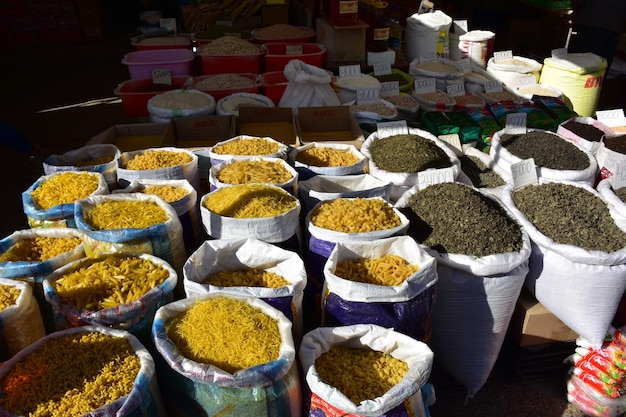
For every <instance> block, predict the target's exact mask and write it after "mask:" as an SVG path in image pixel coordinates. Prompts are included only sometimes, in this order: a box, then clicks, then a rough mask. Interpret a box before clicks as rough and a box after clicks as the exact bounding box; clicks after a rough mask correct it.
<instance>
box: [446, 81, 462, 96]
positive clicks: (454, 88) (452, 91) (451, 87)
mask: <svg viewBox="0 0 626 417" xmlns="http://www.w3.org/2000/svg"><path fill="white" fill-rule="evenodd" d="M446 91H447V92H448V95H450V96H452V97H457V96H464V95H465V84H464V83H453V84H448V85H447V86H446Z"/></svg>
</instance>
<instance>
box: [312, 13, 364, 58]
mask: <svg viewBox="0 0 626 417" xmlns="http://www.w3.org/2000/svg"><path fill="white" fill-rule="evenodd" d="M367 27H368V25H367V23H365V22H363V21H361V20H359V24H357V25H354V26H334V25H333V24H332V23H331V22H330V21H329V20H328V19H326V18H323V17H320V18H317V19H316V21H315V31H316V42H317V43H321V44H322V45H324V46H325V47H326V49H327V50H328V52H327V56H326V62H327V66H328V67H329V68H330V67H333V66H338V65H346V64H364V63H365V58H366V51H365V29H366V28H367Z"/></svg>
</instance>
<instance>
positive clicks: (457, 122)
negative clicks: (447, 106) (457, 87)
mask: <svg viewBox="0 0 626 417" xmlns="http://www.w3.org/2000/svg"><path fill="white" fill-rule="evenodd" d="M445 115H446V117H447V118H448V120H450V122H451V123H452V124H453V125H454V126H457V127H458V128H459V136H460V138H461V142H462V143H470V142H475V141H478V140H480V126H478V123H476V122H475V121H474V119H472V118H471V117H470V116H469V115H468V114H467V111H450V112H446V113H445Z"/></svg>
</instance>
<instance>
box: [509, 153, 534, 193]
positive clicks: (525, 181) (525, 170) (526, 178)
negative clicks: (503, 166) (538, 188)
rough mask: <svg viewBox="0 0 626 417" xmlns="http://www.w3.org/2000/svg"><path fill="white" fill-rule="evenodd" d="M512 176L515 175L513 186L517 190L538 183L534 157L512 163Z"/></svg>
mask: <svg viewBox="0 0 626 417" xmlns="http://www.w3.org/2000/svg"><path fill="white" fill-rule="evenodd" d="M511 176H512V177H513V187H514V188H515V189H516V190H517V189H519V188H522V187H524V186H525V185H530V184H537V183H538V181H539V180H538V178H537V167H536V165H535V160H534V159H533V158H528V159H524V160H523V161H519V162H516V163H514V164H511Z"/></svg>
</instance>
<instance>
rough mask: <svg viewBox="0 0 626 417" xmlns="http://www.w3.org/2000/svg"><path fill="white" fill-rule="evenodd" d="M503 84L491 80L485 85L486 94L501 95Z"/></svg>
mask: <svg viewBox="0 0 626 417" xmlns="http://www.w3.org/2000/svg"><path fill="white" fill-rule="evenodd" d="M501 92H502V83H501V82H500V81H498V80H491V81H487V82H486V83H485V93H501Z"/></svg>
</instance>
